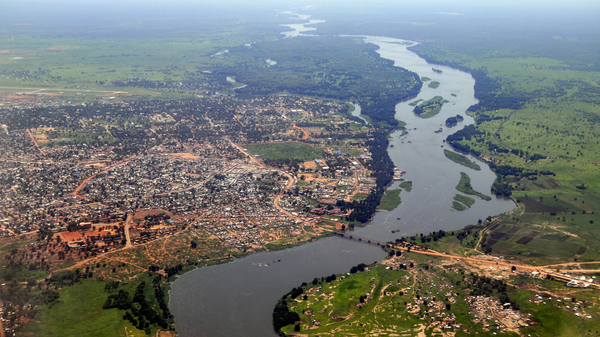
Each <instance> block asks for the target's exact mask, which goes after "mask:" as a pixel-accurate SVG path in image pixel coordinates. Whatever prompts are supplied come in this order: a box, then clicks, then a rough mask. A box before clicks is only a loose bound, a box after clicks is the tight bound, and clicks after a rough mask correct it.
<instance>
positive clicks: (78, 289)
mask: <svg viewBox="0 0 600 337" xmlns="http://www.w3.org/2000/svg"><path fill="white" fill-rule="evenodd" d="M105 286H106V283H105V282H101V281H96V280H84V281H82V282H81V283H79V284H75V285H73V286H70V287H65V288H63V289H61V290H60V291H59V293H60V298H59V300H58V302H57V303H55V304H53V305H52V306H50V307H49V305H44V306H41V307H40V308H39V312H40V314H39V316H36V321H38V322H37V323H32V324H27V325H25V326H24V328H23V330H22V333H23V334H24V335H30V334H31V335H35V336H146V334H145V333H143V332H142V331H139V330H137V329H136V328H135V327H133V325H131V323H129V322H128V321H125V320H123V319H122V318H123V312H119V310H118V309H110V310H103V309H102V305H103V304H104V302H105V301H106V298H107V297H108V294H107V293H106V292H105V290H104V287H105Z"/></svg>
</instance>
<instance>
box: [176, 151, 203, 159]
mask: <svg viewBox="0 0 600 337" xmlns="http://www.w3.org/2000/svg"><path fill="white" fill-rule="evenodd" d="M169 156H172V157H177V158H183V159H198V158H200V156H196V155H193V154H191V153H189V152H177V153H169Z"/></svg>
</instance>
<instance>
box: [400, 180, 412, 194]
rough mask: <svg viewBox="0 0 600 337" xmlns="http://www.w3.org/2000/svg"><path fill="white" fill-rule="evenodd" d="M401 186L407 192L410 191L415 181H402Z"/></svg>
mask: <svg viewBox="0 0 600 337" xmlns="http://www.w3.org/2000/svg"><path fill="white" fill-rule="evenodd" d="M400 187H402V188H403V189H404V190H405V191H406V192H410V191H411V190H412V187H413V182H412V181H411V180H407V181H403V182H401V183H400Z"/></svg>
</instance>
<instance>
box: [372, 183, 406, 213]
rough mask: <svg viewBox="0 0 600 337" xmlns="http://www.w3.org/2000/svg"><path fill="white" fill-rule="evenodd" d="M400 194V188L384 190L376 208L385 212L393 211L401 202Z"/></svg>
mask: <svg viewBox="0 0 600 337" xmlns="http://www.w3.org/2000/svg"><path fill="white" fill-rule="evenodd" d="M400 192H402V189H401V188H398V189H393V190H386V191H385V194H384V195H383V196H382V197H381V201H380V202H379V206H378V207H377V208H378V209H383V210H386V211H393V210H394V209H395V208H396V207H398V205H400V203H401V202H402V200H401V199H400Z"/></svg>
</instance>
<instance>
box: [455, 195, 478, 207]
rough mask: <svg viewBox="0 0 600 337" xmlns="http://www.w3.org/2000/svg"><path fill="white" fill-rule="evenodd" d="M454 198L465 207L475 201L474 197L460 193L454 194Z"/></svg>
mask: <svg viewBox="0 0 600 337" xmlns="http://www.w3.org/2000/svg"><path fill="white" fill-rule="evenodd" d="M454 200H456V201H458V202H460V203H462V204H464V205H465V206H467V207H471V206H473V204H474V203H475V199H473V198H471V197H467V196H464V195H460V194H457V195H455V196H454Z"/></svg>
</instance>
